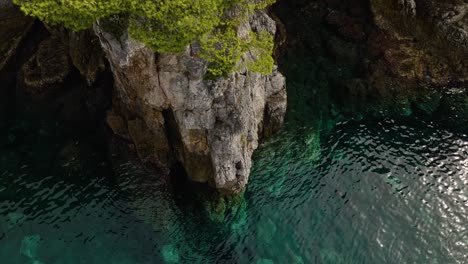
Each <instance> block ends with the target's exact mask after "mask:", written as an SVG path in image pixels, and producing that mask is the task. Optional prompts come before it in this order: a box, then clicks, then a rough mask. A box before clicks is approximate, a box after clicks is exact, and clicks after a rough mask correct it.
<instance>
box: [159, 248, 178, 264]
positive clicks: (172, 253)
mask: <svg viewBox="0 0 468 264" xmlns="http://www.w3.org/2000/svg"><path fill="white" fill-rule="evenodd" d="M162 256H163V259H164V262H166V263H171V264H172V263H179V261H180V255H179V251H178V250H177V248H176V247H175V246H174V245H164V246H163V247H162Z"/></svg>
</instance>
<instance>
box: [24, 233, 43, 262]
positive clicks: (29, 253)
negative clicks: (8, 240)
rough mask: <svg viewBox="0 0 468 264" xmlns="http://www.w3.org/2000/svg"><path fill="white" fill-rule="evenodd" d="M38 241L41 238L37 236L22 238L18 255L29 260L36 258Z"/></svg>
mask: <svg viewBox="0 0 468 264" xmlns="http://www.w3.org/2000/svg"><path fill="white" fill-rule="evenodd" d="M40 241H41V236H39V235H31V236H27V237H24V238H23V240H22V241H21V249H20V253H21V254H22V255H24V256H26V257H28V258H30V259H35V258H36V257H37V251H38V249H39V243H40Z"/></svg>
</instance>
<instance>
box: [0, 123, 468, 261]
mask: <svg viewBox="0 0 468 264" xmlns="http://www.w3.org/2000/svg"><path fill="white" fill-rule="evenodd" d="M65 134H66V133H65ZM467 184H468V137H467V136H466V135H464V134H460V133H455V132H452V131H451V130H449V129H447V128H444V127H441V126H438V125H437V124H435V123H433V122H432V121H431V120H427V119H423V118H418V117H414V116H413V117H400V118H394V119H392V118H380V119H363V120H360V121H348V122H342V123H339V124H338V125H337V126H335V127H334V128H333V129H332V130H331V131H327V132H326V133H320V131H319V130H317V129H314V128H313V127H296V128H294V129H286V130H284V131H283V132H282V133H280V134H278V135H277V136H275V137H273V138H271V139H270V140H268V141H267V142H265V143H264V144H263V145H262V146H261V147H260V149H259V151H258V152H257V153H256V154H255V157H254V167H253V171H252V175H251V181H250V184H249V185H248V187H247V190H246V192H245V195H244V196H245V199H244V200H243V201H242V202H240V205H238V206H237V207H236V208H235V209H233V210H228V213H226V215H223V216H218V217H214V216H213V214H212V213H210V209H209V207H208V206H206V205H205V204H204V203H203V202H202V201H196V200H192V199H191V198H192V197H193V196H192V195H190V194H187V193H185V192H186V191H188V190H186V189H182V190H178V189H177V188H176V187H174V186H171V184H168V183H167V182H166V181H165V180H163V177H160V176H158V175H155V174H154V173H153V172H151V171H148V170H146V169H144V168H142V167H141V166H139V165H138V164H132V163H122V164H120V165H118V169H117V170H114V171H113V170H111V169H110V165H109V164H108V163H107V161H106V159H105V155H104V154H103V152H102V151H101V150H100V145H99V142H96V141H95V140H93V139H92V137H91V138H90V137H75V136H64V133H61V128H60V127H59V126H58V125H56V124H53V123H41V122H35V123H34V124H31V123H30V122H26V121H23V120H18V121H16V122H15V123H13V124H12V125H11V126H9V128H8V129H7V130H6V131H2V134H1V141H0V263H2V264H13V263H31V264H32V263H35V264H39V263H43V264H50V263H57V264H58V263H63V264H68V263H96V264H99V263H115V264H123V263H126V264H130V263H132V264H133V263H135V264H137V263H141V264H143V263H254V264H271V263H276V264H283V263H298V264H299V263H330V264H339V263H347V264H348V263H349V264H351V263H360V264H361V263H377V264H381V263H395V264H402V263H421V264H436V263H439V264H450V263H467V261H468V220H467V219H468V189H467Z"/></svg>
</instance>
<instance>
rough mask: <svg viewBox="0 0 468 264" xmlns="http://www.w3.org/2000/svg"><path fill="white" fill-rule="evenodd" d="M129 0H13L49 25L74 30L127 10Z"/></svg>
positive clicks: (24, 10)
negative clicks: (62, 26) (58, 25)
mask: <svg viewBox="0 0 468 264" xmlns="http://www.w3.org/2000/svg"><path fill="white" fill-rule="evenodd" d="M127 2H128V1H127V0H95V1H83V0H13V3H15V4H17V5H19V6H20V7H21V10H22V11H23V12H24V13H25V14H27V15H30V16H35V17H37V18H39V19H40V20H42V21H45V22H47V23H49V24H62V25H64V26H65V27H67V28H71V29H73V30H76V31H78V30H84V29H87V28H89V27H90V26H91V25H92V24H93V23H94V21H96V20H97V19H102V18H105V17H108V16H110V15H113V14H118V13H122V12H124V11H125V10H126V7H127V6H128V5H127Z"/></svg>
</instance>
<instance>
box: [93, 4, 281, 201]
mask: <svg viewBox="0 0 468 264" xmlns="http://www.w3.org/2000/svg"><path fill="white" fill-rule="evenodd" d="M250 29H252V30H254V31H259V30H268V31H270V32H271V33H273V34H274V33H275V31H276V27H275V22H274V21H273V20H272V19H270V18H269V17H268V16H267V15H266V14H265V13H264V12H257V13H256V14H255V15H254V16H253V17H252V18H251V19H250V21H249V22H248V23H245V24H244V25H242V26H241V27H240V28H239V30H238V35H239V36H242V35H243V34H245V33H246V32H248V30H250ZM95 31H96V33H97V35H98V36H99V38H100V41H101V44H102V47H103V49H104V51H105V52H106V54H107V58H108V60H109V62H110V65H111V68H112V72H113V75H114V82H115V84H114V86H115V94H114V103H113V105H114V106H113V109H112V110H110V111H109V113H108V116H107V120H108V124H109V126H110V127H111V128H112V129H113V131H114V133H116V134H117V135H119V136H121V137H122V138H125V139H128V140H130V141H131V142H133V143H134V144H135V147H136V150H137V153H138V155H139V157H140V158H142V159H143V160H144V161H148V162H151V163H153V164H156V165H157V166H159V167H161V168H170V167H171V166H172V165H173V164H174V162H180V163H181V164H182V165H183V166H184V168H185V170H186V172H187V174H188V176H189V178H190V179H191V180H193V181H196V182H203V183H209V184H210V185H212V186H213V187H215V188H217V189H218V190H220V191H221V192H225V193H236V192H240V191H241V190H242V189H243V188H244V186H245V185H246V184H247V181H248V178H249V173H250V168H251V166H252V161H251V158H252V153H253V152H254V150H255V149H256V148H257V146H258V141H259V138H260V137H262V136H263V135H270V134H271V133H273V132H274V131H276V130H278V129H279V128H280V127H281V125H282V123H283V119H284V114H285V112H286V90H285V78H284V77H283V76H282V75H281V73H279V72H278V71H277V69H276V68H275V70H274V72H273V73H272V74H270V75H268V76H264V75H260V74H257V73H253V72H250V71H248V70H247V69H246V67H245V65H243V62H242V61H240V62H239V66H240V69H241V70H239V71H237V72H233V73H231V74H229V76H227V77H225V78H219V79H217V80H213V81H211V80H205V74H206V69H207V63H206V62H205V61H203V60H202V59H200V58H199V57H198V56H197V53H198V50H199V48H198V47H197V46H196V45H192V46H190V47H187V48H186V51H185V52H184V54H180V55H160V54H154V52H153V51H152V50H150V49H149V48H147V47H145V46H144V45H143V44H140V43H137V42H135V41H134V40H132V39H131V38H129V37H128V35H127V34H124V35H123V36H122V37H121V38H120V39H115V38H114V37H113V36H112V35H111V34H108V33H106V32H104V31H103V30H102V28H101V27H100V26H99V24H97V25H96V26H95Z"/></svg>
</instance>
